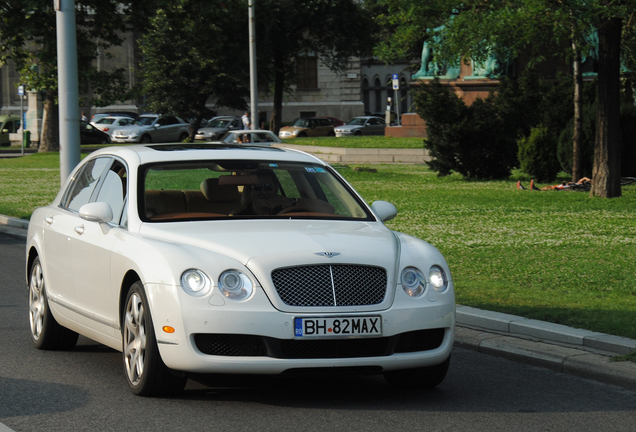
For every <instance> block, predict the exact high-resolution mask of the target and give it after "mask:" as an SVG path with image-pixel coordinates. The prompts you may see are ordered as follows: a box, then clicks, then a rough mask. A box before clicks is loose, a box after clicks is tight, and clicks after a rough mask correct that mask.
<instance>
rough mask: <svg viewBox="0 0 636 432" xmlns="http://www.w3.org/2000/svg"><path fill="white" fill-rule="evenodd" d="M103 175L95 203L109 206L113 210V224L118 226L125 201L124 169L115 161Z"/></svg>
mask: <svg viewBox="0 0 636 432" xmlns="http://www.w3.org/2000/svg"><path fill="white" fill-rule="evenodd" d="M104 175H105V177H104V182H103V183H102V186H101V188H100V189H99V193H98V194H97V199H96V200H95V201H99V202H105V203H108V204H110V207H111V208H112V209H113V222H114V223H116V224H118V223H119V220H120V218H121V214H122V210H123V208H124V203H125V201H126V183H127V181H126V180H127V175H126V167H125V166H124V165H123V164H122V163H120V162H118V161H115V162H114V163H113V165H112V166H111V167H110V169H109V170H108V171H106V173H105V174H104Z"/></svg>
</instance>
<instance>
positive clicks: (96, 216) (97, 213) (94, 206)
mask: <svg viewBox="0 0 636 432" xmlns="http://www.w3.org/2000/svg"><path fill="white" fill-rule="evenodd" d="M79 215H80V217H81V218H82V219H84V220H87V221H89V222H100V223H101V222H110V221H111V220H113V209H112V208H111V207H110V204H108V203H105V202H93V203H88V204H84V205H83V206H81V207H80V209H79Z"/></svg>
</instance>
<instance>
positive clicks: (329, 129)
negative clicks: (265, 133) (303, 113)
mask: <svg viewBox="0 0 636 432" xmlns="http://www.w3.org/2000/svg"><path fill="white" fill-rule="evenodd" d="M278 136H279V137H280V138H283V139H285V138H294V137H298V138H300V137H321V136H335V134H334V130H333V125H332V124H331V121H330V120H329V119H328V118H326V117H300V118H297V119H296V120H294V121H293V122H291V124H290V125H289V126H284V127H282V128H280V131H279V132H278Z"/></svg>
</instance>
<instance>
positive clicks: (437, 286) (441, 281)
mask: <svg viewBox="0 0 636 432" xmlns="http://www.w3.org/2000/svg"><path fill="white" fill-rule="evenodd" d="M428 280H429V281H430V282H431V285H432V286H433V289H434V290H435V291H437V292H443V291H446V288H448V278H446V273H444V270H443V269H442V268H441V267H439V266H433V267H431V269H430V270H429V272H428Z"/></svg>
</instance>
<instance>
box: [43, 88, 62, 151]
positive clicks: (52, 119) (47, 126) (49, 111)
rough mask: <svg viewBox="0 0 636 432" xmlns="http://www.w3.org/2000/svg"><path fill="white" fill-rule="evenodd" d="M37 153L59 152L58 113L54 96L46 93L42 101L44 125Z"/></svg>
mask: <svg viewBox="0 0 636 432" xmlns="http://www.w3.org/2000/svg"><path fill="white" fill-rule="evenodd" d="M38 151H39V152H59V151H60V111H59V107H58V105H57V104H56V103H55V94H53V92H50V91H47V92H46V95H45V99H44V123H43V124H42V136H41V137H40V149H39V150H38Z"/></svg>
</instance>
